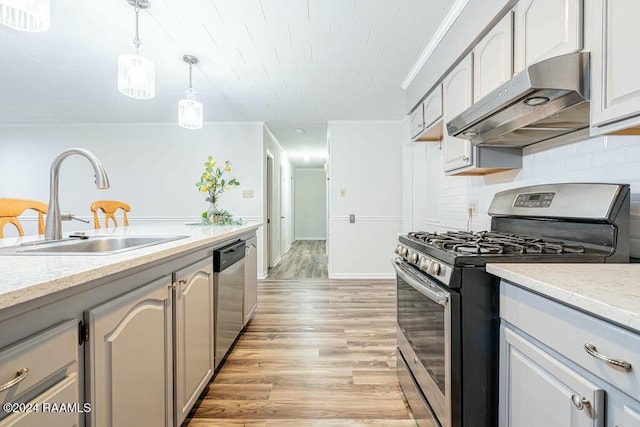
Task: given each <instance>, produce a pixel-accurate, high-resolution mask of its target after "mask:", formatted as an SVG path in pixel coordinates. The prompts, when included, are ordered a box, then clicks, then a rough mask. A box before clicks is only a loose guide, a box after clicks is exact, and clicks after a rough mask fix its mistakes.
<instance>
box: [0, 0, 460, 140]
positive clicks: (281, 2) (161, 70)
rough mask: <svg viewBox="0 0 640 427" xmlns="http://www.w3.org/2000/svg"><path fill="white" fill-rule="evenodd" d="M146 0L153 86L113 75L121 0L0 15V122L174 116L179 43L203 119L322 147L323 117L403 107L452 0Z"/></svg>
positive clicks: (130, 26)
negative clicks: (255, 127)
mask: <svg viewBox="0 0 640 427" xmlns="http://www.w3.org/2000/svg"><path fill="white" fill-rule="evenodd" d="M150 2H151V8H150V9H147V10H143V11H142V12H141V15H140V38H141V40H142V43H143V49H144V52H145V54H146V55H147V56H148V57H149V58H150V59H151V60H152V61H154V63H155V65H156V73H157V75H156V97H155V98H154V99H152V100H148V101H138V100H133V99H130V98H127V97H125V96H122V95H121V94H120V93H119V92H118V91H117V88H116V69H117V58H118V55H120V54H121V53H124V52H127V50H128V49H129V46H130V44H131V39H132V38H133V35H134V19H133V18H134V11H133V8H132V7H131V6H130V5H129V4H128V3H127V1H126V0H104V1H97V2H84V3H83V2H77V1H73V0H56V1H54V2H53V10H52V27H51V29H50V30H49V31H48V32H46V33H37V34H30V33H23V32H19V31H15V30H12V29H9V28H7V27H2V26H0V58H4V59H5V61H4V63H3V66H2V67H0V94H1V96H0V124H12V123H20V124H25V123H27V124H28V123H33V124H37V123H76V122H89V123H98V122H104V123H109V122H112V123H121V122H174V121H175V120H176V102H177V100H178V99H180V98H181V97H183V96H184V93H185V90H186V87H187V85H188V67H187V66H186V64H185V63H184V62H183V61H182V56H183V55H184V54H195V55H197V56H198V57H199V59H200V63H199V64H198V65H197V66H196V68H195V70H194V75H193V80H194V82H193V83H194V88H195V89H196V91H197V93H198V97H199V98H200V99H201V100H202V102H203V103H204V104H205V119H206V120H234V121H242V120H262V121H267V122H268V123H269V125H270V126H271V127H272V130H273V131H274V133H275V134H276V136H277V138H278V139H279V140H280V142H281V143H282V145H283V147H285V149H287V150H289V149H291V150H293V149H295V147H296V144H301V143H304V144H305V145H306V146H308V147H313V146H316V147H317V146H320V147H325V146H326V121H327V120H361V119H400V118H401V117H403V116H404V115H405V113H406V111H405V95H404V91H403V90H402V89H401V88H400V84H401V82H402V80H403V79H404V77H405V76H406V74H407V73H408V71H409V70H410V68H411V66H412V65H413V64H414V62H415V60H416V58H417V57H418V55H419V53H420V51H421V50H422V49H423V48H424V46H426V45H427V44H428V42H429V40H430V38H431V37H432V35H433V33H434V32H435V30H436V29H437V27H438V26H439V25H440V22H441V21H442V18H443V17H444V16H445V15H446V13H447V12H448V10H449V8H450V7H451V6H452V4H453V2H454V0H429V1H426V0H189V1H184V0H150ZM9 58H10V61H9V60H8V59H9ZM296 127H303V128H308V132H307V133H306V134H305V135H303V137H300V136H299V135H297V134H295V133H293V131H292V129H295V128H296ZM309 149H311V148H309Z"/></svg>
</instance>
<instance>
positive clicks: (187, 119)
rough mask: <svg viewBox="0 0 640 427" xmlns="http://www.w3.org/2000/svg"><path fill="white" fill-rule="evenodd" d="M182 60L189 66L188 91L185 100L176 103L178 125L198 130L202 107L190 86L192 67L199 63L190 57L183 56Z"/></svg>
mask: <svg viewBox="0 0 640 427" xmlns="http://www.w3.org/2000/svg"><path fill="white" fill-rule="evenodd" d="M182 60H183V61H184V62H186V63H187V64H189V89H187V96H186V97H185V99H181V100H180V101H178V124H179V125H180V126H182V127H183V128H186V129H200V128H202V123H203V121H204V115H203V107H202V102H199V101H197V100H196V91H195V90H194V89H193V85H192V72H193V66H194V65H195V64H197V63H198V62H199V61H198V58H196V57H195V56H192V55H185V56H183V57H182Z"/></svg>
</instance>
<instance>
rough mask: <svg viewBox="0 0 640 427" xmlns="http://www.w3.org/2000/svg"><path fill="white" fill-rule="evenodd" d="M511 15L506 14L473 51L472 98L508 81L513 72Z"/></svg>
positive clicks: (484, 94)
mask: <svg viewBox="0 0 640 427" xmlns="http://www.w3.org/2000/svg"><path fill="white" fill-rule="evenodd" d="M512 52H513V15H512V14H511V13H508V14H507V15H506V16H505V17H504V18H502V20H501V21H500V22H498V24H496V26H495V27H493V29H492V30H491V32H489V34H487V35H486V36H485V37H484V38H483V39H482V40H481V41H480V42H479V43H478V44H477V45H476V47H475V48H474V49H473V98H474V100H475V102H478V100H480V99H481V98H483V97H484V96H486V95H487V94H488V93H490V92H491V91H492V90H494V89H496V88H497V87H499V86H500V85H501V84H503V83H505V82H506V81H508V80H509V79H510V78H511V76H512V70H513V54H512Z"/></svg>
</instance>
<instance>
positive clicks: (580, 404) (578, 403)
mask: <svg viewBox="0 0 640 427" xmlns="http://www.w3.org/2000/svg"><path fill="white" fill-rule="evenodd" d="M571 402H572V403H573V406H575V407H576V408H577V409H578V410H580V411H581V410H583V409H589V408H591V402H589V399H587V398H586V397H580V396H578V395H577V394H573V395H571Z"/></svg>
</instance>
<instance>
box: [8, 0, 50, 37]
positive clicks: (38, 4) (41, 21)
mask: <svg viewBox="0 0 640 427" xmlns="http://www.w3.org/2000/svg"><path fill="white" fill-rule="evenodd" d="M0 24H4V25H6V26H7V27H11V28H14V29H16V30H20V31H28V32H30V33H41V32H43V31H47V30H48V29H49V27H51V0H0Z"/></svg>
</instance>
